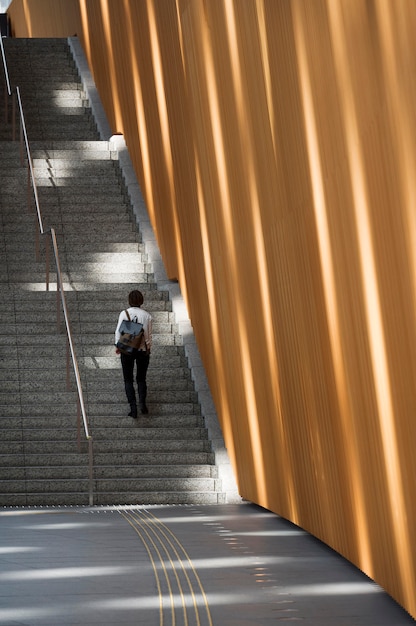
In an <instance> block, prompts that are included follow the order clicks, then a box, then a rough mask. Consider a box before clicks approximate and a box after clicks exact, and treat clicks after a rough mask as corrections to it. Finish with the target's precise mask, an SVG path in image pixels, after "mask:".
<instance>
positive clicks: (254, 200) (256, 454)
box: [223, 0, 277, 498]
mask: <svg viewBox="0 0 416 626" xmlns="http://www.w3.org/2000/svg"><path fill="white" fill-rule="evenodd" d="M224 9H225V19H226V27H227V36H228V49H229V53H230V60H231V66H232V80H233V87H234V97H235V102H236V110H237V123H238V129H239V133H240V140H241V143H242V149H243V152H244V154H245V155H246V158H247V160H248V163H246V168H247V170H246V173H247V178H248V183H247V184H248V188H249V194H250V203H251V206H252V210H253V211H254V212H256V211H257V212H258V210H259V201H258V197H257V190H256V177H255V174H254V167H253V163H252V160H251V159H252V156H253V147H252V145H251V141H250V137H249V132H248V124H247V122H246V114H245V113H246V111H245V101H246V99H245V90H244V86H243V82H242V71H241V66H240V61H239V49H238V40H237V32H236V23H235V15H234V3H233V2H232V0H226V2H225V3H224ZM225 172H227V170H225ZM227 177H228V176H227ZM223 208H224V214H226V215H227V219H226V223H227V224H228V236H227V243H228V244H229V251H230V257H231V266H232V274H233V275H234V276H235V277H237V276H238V265H239V262H238V253H237V249H236V248H237V246H236V243H237V242H236V241H235V234H234V226H233V221H234V217H233V215H232V211H231V205H230V202H228V203H227V204H225V205H224V207H223ZM254 225H255V226H257V228H256V229H255V239H256V244H257V246H258V247H257V254H258V256H259V257H260V263H261V266H262V269H263V271H265V273H264V274H262V277H263V280H262V281H260V286H261V288H262V295H263V299H264V297H265V291H268V283H267V269H266V268H265V265H266V264H265V259H264V241H263V235H262V232H261V224H260V222H259V220H258V219H257V220H256V221H255V223H254ZM241 292H242V290H238V291H237V292H236V317H237V325H238V334H239V337H240V350H241V353H242V362H243V363H244V367H243V368H242V375H243V380H244V393H245V398H246V404H247V420H248V426H249V429H250V441H251V446H252V451H253V460H254V459H255V465H256V470H257V478H256V489H257V492H258V495H259V497H260V498H265V497H266V491H265V489H266V468H265V466H264V463H265V460H264V454H263V446H262V439H261V428H260V423H259V421H258V418H257V397H256V386H255V382H254V381H255V374H254V371H253V362H252V354H251V341H250V338H251V333H252V331H251V329H249V328H248V327H247V319H246V315H245V312H244V311H245V306H246V304H245V302H244V300H242V299H241V297H240V293H241ZM243 293H244V292H243ZM266 299H267V295H266ZM263 313H264V307H263ZM265 317H267V311H266V314H265ZM268 321H269V322H270V317H268ZM267 335H268V336H267V339H268V344H267V345H268V346H269V350H270V349H273V346H274V343H275V342H274V336H273V327H272V324H271V323H269V324H268V327H267ZM269 354H270V352H269ZM273 374H275V375H276V376H277V369H275V371H274V372H271V373H270V375H271V376H272V377H273Z"/></svg>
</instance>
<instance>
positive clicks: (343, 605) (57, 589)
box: [0, 503, 414, 626]
mask: <svg viewBox="0 0 416 626" xmlns="http://www.w3.org/2000/svg"><path fill="white" fill-rule="evenodd" d="M295 623H299V624H303V625H304V626H334V625H343V626H361V625H363V626H364V625H365V626H405V625H408V624H414V620H413V619H412V618H411V617H410V616H409V615H408V614H407V613H406V612H405V611H404V610H403V609H402V608H401V607H400V606H399V605H398V604H397V603H396V602H394V600H392V599H391V598H390V597H389V596H388V595H387V594H386V593H385V592H384V591H383V590H382V589H380V587H379V586H378V585H376V584H375V583H373V582H371V581H370V580H369V579H368V578H367V577H366V576H364V575H363V574H362V573H361V572H360V571H358V570H357V569H356V568H355V567H354V566H352V565H351V564H350V563H348V562H347V561H345V560H344V559H343V558H342V557H340V556H339V555H338V554H336V553H335V552H333V551H332V550H330V549H329V548H328V547H326V546H325V545H324V544H322V543H321V542H319V541H318V540H316V539H315V538H313V537H311V536H310V535H308V534H307V533H305V532H304V531H302V530H300V529H299V528H297V527H296V526H294V525H293V524H290V523H289V522H287V521H285V520H283V519H281V518H279V517H278V516H276V515H274V514H273V513H270V512H268V511H265V510H264V509H261V508H259V507H257V506H255V505H253V504H249V503H242V504H230V505H201V506H196V505H195V506H194V505H192V506H147V507H144V506H138V507H106V508H103V507H100V508H87V507H79V508H77V507H70V508H44V509H42V508H21V509H20V508H3V509H0V626H6V625H7V626H23V625H24V626H34V625H36V626H40V625H41V626H47V625H54V626H58V625H65V626H74V625H75V624H77V625H79V624H82V625H90V624H99V625H100V626H116V625H123V626H124V625H129V626H133V625H134V626H141V625H143V626H182V625H183V626H194V625H195V626H254V625H268V624H279V625H281V626H285V625H287V626H289V625H290V626H293V625H294V624H295Z"/></svg>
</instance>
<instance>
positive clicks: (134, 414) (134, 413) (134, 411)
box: [129, 406, 137, 419]
mask: <svg viewBox="0 0 416 626" xmlns="http://www.w3.org/2000/svg"><path fill="white" fill-rule="evenodd" d="M129 417H132V418H133V419H137V406H132V407H131V411H130V413H129Z"/></svg>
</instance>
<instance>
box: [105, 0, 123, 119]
mask: <svg viewBox="0 0 416 626" xmlns="http://www.w3.org/2000/svg"><path fill="white" fill-rule="evenodd" d="M108 2H109V0H100V5H101V15H102V24H103V31H104V38H105V45H106V49H107V52H108V63H109V77H108V78H109V80H110V83H111V85H112V98H113V110H114V119H115V128H116V129H119V128H122V127H123V123H122V119H123V118H122V114H121V105H120V89H118V81H117V69H116V62H115V58H114V54H115V51H114V45H115V42H114V41H113V38H112V34H111V18H110V9H109V5H108Z"/></svg>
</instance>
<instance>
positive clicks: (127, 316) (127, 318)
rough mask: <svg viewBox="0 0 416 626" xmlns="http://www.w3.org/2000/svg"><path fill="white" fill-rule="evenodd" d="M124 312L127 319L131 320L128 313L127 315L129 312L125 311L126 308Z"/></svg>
mask: <svg viewBox="0 0 416 626" xmlns="http://www.w3.org/2000/svg"><path fill="white" fill-rule="evenodd" d="M124 312H125V314H126V315H127V319H128V320H129V322H131V318H130V315H129V312H128V311H127V309H126V310H125V311H124Z"/></svg>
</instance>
